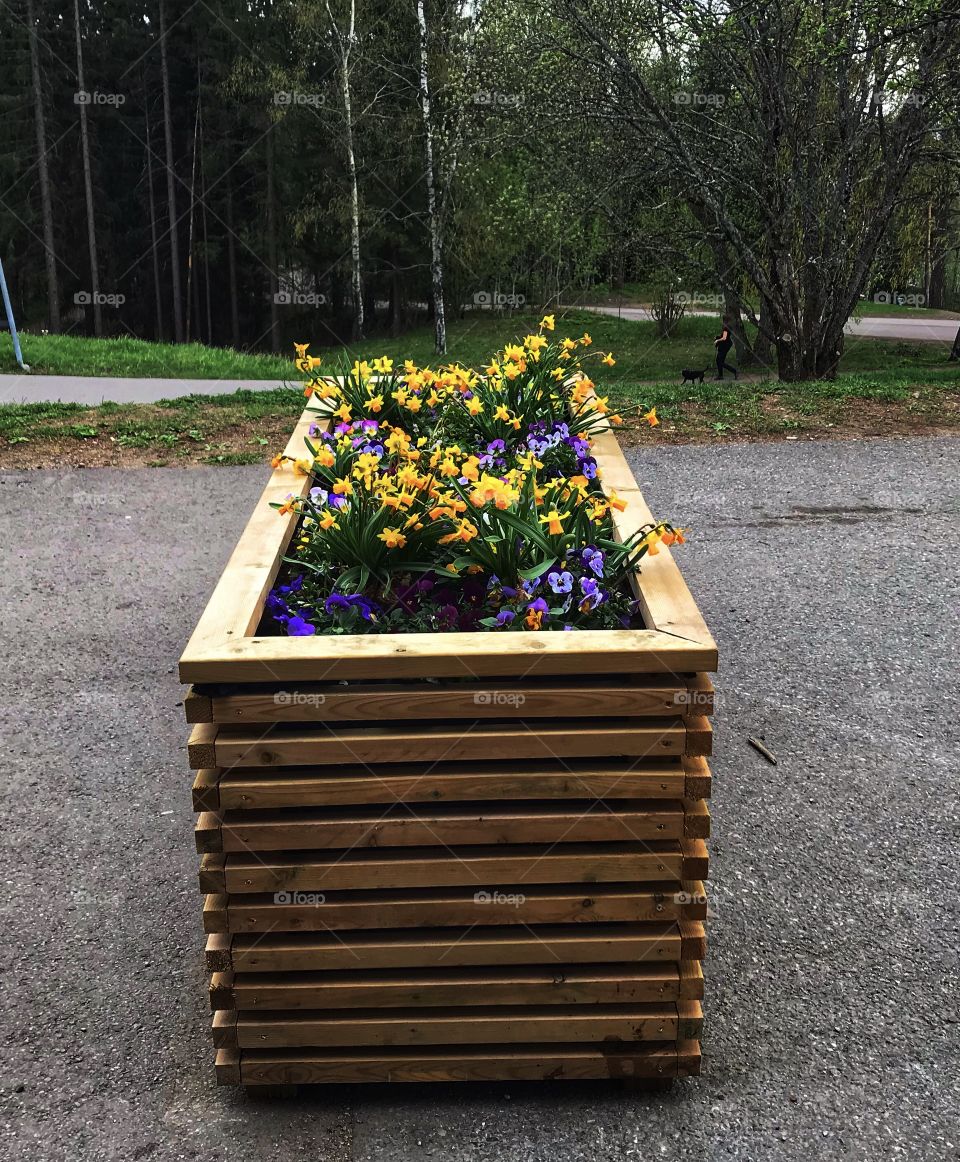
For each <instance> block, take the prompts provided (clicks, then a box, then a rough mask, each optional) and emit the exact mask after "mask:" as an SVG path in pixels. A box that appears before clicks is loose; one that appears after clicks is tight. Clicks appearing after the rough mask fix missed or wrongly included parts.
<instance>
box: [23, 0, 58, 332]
mask: <svg viewBox="0 0 960 1162" xmlns="http://www.w3.org/2000/svg"><path fill="white" fill-rule="evenodd" d="M27 24H28V25H29V34H30V75H31V79H32V82H33V123H34V127H35V130H36V135H37V176H38V177H39V179H40V213H41V217H42V219H43V257H44V265H45V266H46V271H47V327H48V329H49V330H50V331H51V332H52V333H53V334H54V335H57V334H59V332H60V289H59V287H58V285H57V254H56V251H55V249H54V241H53V204H52V202H51V199H50V170H49V167H48V166H47V133H46V125H45V122H44V116H43V86H42V84H41V82H40V46H39V44H38V42H37V25H36V16H35V14H34V10H33V0H27Z"/></svg>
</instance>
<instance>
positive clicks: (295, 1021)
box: [212, 1001, 701, 1049]
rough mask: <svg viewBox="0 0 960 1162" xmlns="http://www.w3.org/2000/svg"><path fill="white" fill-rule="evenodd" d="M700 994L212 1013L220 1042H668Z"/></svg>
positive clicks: (692, 1026)
mask: <svg viewBox="0 0 960 1162" xmlns="http://www.w3.org/2000/svg"><path fill="white" fill-rule="evenodd" d="M698 1011H699V1003H698V1002H697V1001H678V1002H676V1003H656V1004H632V1005H631V1004H621V1005H585V1006H581V1007H578V1006H565V1005H543V1006H534V1005H525V1006H511V1005H504V1006H497V1007H495V1008H489V1009H471V1008H449V1009H441V1008H437V1009H420V1008H414V1009H383V1010H376V1009H354V1010H347V1011H344V1012H340V1013H328V1012H302V1013H273V1012H271V1013H246V1012H238V1011H237V1010H235V1009H224V1010H220V1011H218V1012H217V1013H215V1014H214V1018H213V1026H212V1028H213V1035H214V1044H215V1045H216V1046H217V1048H239V1049H259V1048H264V1049H269V1048H287V1047H290V1048H293V1047H326V1046H330V1047H334V1046H337V1047H345V1046H349V1047H354V1046H364V1045H371V1046H372V1045H385V1046H386V1045H389V1046H405V1047H406V1046H414V1045H430V1046H436V1045H498V1044H506V1045H509V1044H512V1043H517V1042H521V1043H522V1042H525V1041H537V1042H541V1043H549V1042H565V1041H566V1042H570V1041H573V1042H582V1041H605V1040H606V1041H610V1040H613V1041H621V1042H633V1041H658V1042H661V1041H673V1040H676V1039H677V1038H678V1035H679V1034H680V1032H681V1031H682V1033H683V1035H684V1037H689V1036H694V1035H698V1031H699V1025H700V1023H701V1022H700V1019H699V1018H698V1017H697V1015H696V1014H697V1013H698Z"/></svg>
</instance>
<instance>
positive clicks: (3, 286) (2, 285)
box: [0, 259, 30, 371]
mask: <svg viewBox="0 0 960 1162" xmlns="http://www.w3.org/2000/svg"><path fill="white" fill-rule="evenodd" d="M0 291H2V292H3V308H4V310H5V311H6V312H7V326H8V327H9V328H10V337H11V338H12V339H13V353H14V355H15V356H16V358H17V362H18V363H19V364H20V366H21V367H22V368H23V370H24V371H29V370H30V367H29V365H28V364H26V363H24V361H23V352H22V351H21V350H20V336H19V335H18V334H17V324H16V323H15V322H14V321H13V305H12V304H11V302H10V292H9V291H8V290H7V280H6V278H5V276H4V273H3V259H0Z"/></svg>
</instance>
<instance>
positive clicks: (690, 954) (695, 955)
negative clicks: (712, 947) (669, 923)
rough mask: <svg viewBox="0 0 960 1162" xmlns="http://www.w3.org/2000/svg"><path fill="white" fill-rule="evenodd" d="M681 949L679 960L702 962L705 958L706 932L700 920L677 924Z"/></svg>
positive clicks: (682, 921)
mask: <svg viewBox="0 0 960 1162" xmlns="http://www.w3.org/2000/svg"><path fill="white" fill-rule="evenodd" d="M679 928H680V939H681V943H682V949H681V952H680V959H681V960H698V961H701V962H702V961H704V960H706V958H707V930H706V928H705V927H704V926H703V923H702V921H700V920H681V921H680V922H679Z"/></svg>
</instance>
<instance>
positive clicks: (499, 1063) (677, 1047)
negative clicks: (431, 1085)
mask: <svg viewBox="0 0 960 1162" xmlns="http://www.w3.org/2000/svg"><path fill="white" fill-rule="evenodd" d="M218 1056H219V1055H218ZM239 1058H240V1078H241V1082H242V1083H243V1084H245V1085H320V1084H322V1085H329V1084H336V1083H347V1084H358V1083H359V1084H362V1083H366V1082H385V1081H389V1082H446V1081H559V1080H564V1081H572V1080H588V1079H593V1078H600V1079H613V1080H623V1079H630V1080H644V1079H652V1080H669V1079H672V1078H675V1077H689V1076H694V1075H696V1074H698V1073H699V1072H700V1046H699V1044H698V1043H697V1042H696V1041H680V1042H675V1043H670V1044H642V1043H633V1044H629V1043H625V1042H607V1043H604V1044H598V1045H597V1044H595V1045H563V1044H547V1045H503V1046H491V1047H478V1048H469V1047H461V1046H458V1047H456V1048H453V1047H450V1048H429V1047H428V1048H422V1049H379V1050H371V1049H337V1050H327V1051H325V1052H323V1051H317V1050H295V1049H287V1050H283V1049H279V1050H278V1049H274V1050H267V1049H246V1050H243V1051H242V1052H241V1053H240V1054H239Z"/></svg>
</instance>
